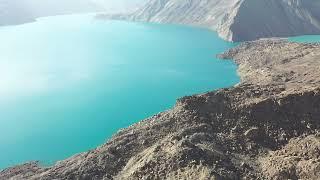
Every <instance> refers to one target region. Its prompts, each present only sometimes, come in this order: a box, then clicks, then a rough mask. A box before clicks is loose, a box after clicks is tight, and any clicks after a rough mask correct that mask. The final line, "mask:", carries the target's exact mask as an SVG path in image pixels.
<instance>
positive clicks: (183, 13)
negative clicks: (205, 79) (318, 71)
mask: <svg viewBox="0 0 320 180" xmlns="http://www.w3.org/2000/svg"><path fill="white" fill-rule="evenodd" d="M319 9H320V2H319V1H317V0H189V1H186V0H149V2H148V3H147V4H146V5H145V6H143V7H142V8H141V9H139V10H138V11H136V12H135V13H133V14H127V15H112V16H111V18H114V19H126V20H133V21H148V22H156V23H173V24H188V25H196V26H201V27H206V28H210V29H213V30H215V31H217V32H218V34H219V35H220V36H221V37H222V38H223V39H225V40H228V41H250V40H257V39H260V38H269V37H288V36H297V35H305V34H320V11H319ZM100 17H108V18H110V16H103V15H101V16H100Z"/></svg>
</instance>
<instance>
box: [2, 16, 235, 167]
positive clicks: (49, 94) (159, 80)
mask: <svg viewBox="0 0 320 180" xmlns="http://www.w3.org/2000/svg"><path fill="white" fill-rule="evenodd" d="M0 39H1V41H0V168H4V167H7V166H10V165H14V164H17V163H21V162H25V161H30V160H40V161H41V162H42V163H43V164H51V163H54V162H55V161H57V160H61V159H64V158H66V157H68V156H70V155H73V154H74V153H79V152H82V151H86V150H88V149H91V148H94V147H96V146H97V145H99V144H102V143H103V142H105V141H106V140H107V139H108V138H110V136H111V135H112V134H114V133H115V132H116V131H117V130H118V129H119V128H123V127H126V126H128V125H130V124H133V123H135V122H137V121H139V120H141V119H144V118H146V117H148V116H150V115H152V114H155V113H157V112H159V111H163V110H166V109H168V108H170V107H172V106H173V105H174V103H175V100H176V98H178V97H181V96H184V95H190V94H194V93H200V92H205V91H209V90H213V89H216V88H220V87H228V86H232V85H234V84H235V83H237V82H239V78H238V76H237V74H236V65H235V64H233V63H232V62H231V61H221V60H217V59H215V54H217V53H219V52H222V51H224V50H226V49H228V48H230V47H232V46H233V44H231V43H228V42H225V41H223V40H221V39H219V38H218V36H217V35H216V34H215V33H214V32H210V31H207V30H204V29H196V28H190V27H183V26H174V25H154V24H142V23H129V22H119V21H99V20H94V19H93V18H92V15H71V16H56V17H48V18H42V19H39V20H38V21H37V22H35V23H30V24H24V25H19V26H10V27H1V28H0Z"/></svg>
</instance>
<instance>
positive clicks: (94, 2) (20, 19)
mask: <svg viewBox="0 0 320 180" xmlns="http://www.w3.org/2000/svg"><path fill="white" fill-rule="evenodd" d="M143 1H144V0H0V25H11V24H21V23H25V22H30V21H34V20H35V18H37V17H43V16H51V15H60V14H72V13H83V12H101V11H104V12H108V13H115V12H124V11H126V12H130V11H129V9H135V7H137V6H138V4H139V3H141V2H143Z"/></svg>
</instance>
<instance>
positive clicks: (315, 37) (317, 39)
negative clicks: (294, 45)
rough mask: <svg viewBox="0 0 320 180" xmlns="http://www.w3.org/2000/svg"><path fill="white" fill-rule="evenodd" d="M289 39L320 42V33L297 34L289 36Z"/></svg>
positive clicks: (302, 41)
mask: <svg viewBox="0 0 320 180" xmlns="http://www.w3.org/2000/svg"><path fill="white" fill-rule="evenodd" d="M289 41H294V42H301V43H305V42H308V43H315V42H318V43H320V35H309V36H297V37H291V38H289Z"/></svg>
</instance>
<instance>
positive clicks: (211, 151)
mask: <svg viewBox="0 0 320 180" xmlns="http://www.w3.org/2000/svg"><path fill="white" fill-rule="evenodd" d="M219 57H221V58H223V59H233V60H234V61H235V62H236V63H237V64H239V68H238V71H239V72H240V73H239V75H240V76H241V82H240V84H238V85H235V86H234V87H231V88H224V89H219V90H217V91H213V92H208V93H204V94H198V95H192V96H187V97H183V98H180V99H178V100H177V103H176V105H175V107H174V108H172V109H170V110H168V111H166V112H162V113H159V114H157V115H155V116H153V117H150V118H147V119H145V120H142V121H140V122H138V123H136V124H134V125H132V126H130V127H128V128H125V129H122V130H120V131H119V132H118V133H116V134H115V135H113V136H112V138H110V139H109V140H108V141H107V142H106V143H105V144H103V145H101V146H99V147H98V148H96V149H93V150H91V151H88V152H85V153H80V154H77V155H75V156H73V157H70V158H69V159H66V160H63V161H60V162H58V163H57V164H56V165H54V166H51V167H47V168H43V167H39V166H38V164H37V163H31V164H25V165H22V166H15V167H13V168H7V169H5V170H4V171H1V172H0V179H1V178H28V179H39V178H42V179H52V178H58V179H68V178H71V179H72V178H83V179H85V178H90V177H96V179H103V178H104V179H113V178H114V179H121V178H124V179H137V178H179V177H199V176H200V175H203V176H204V177H208V178H209V177H216V178H237V177H241V178H267V177H269V178H270V179H272V178H279V177H282V176H284V175H283V172H286V173H287V175H288V177H291V176H293V175H294V176H297V177H300V178H314V177H312V174H316V173H317V172H313V171H312V170H314V169H312V168H310V169H299V171H297V172H291V171H289V170H288V172H287V169H286V165H287V164H286V161H285V159H283V158H282V157H278V154H279V153H283V152H285V153H289V154H287V156H289V157H291V156H292V155H291V154H290V152H292V151H295V152H297V153H296V154H298V157H299V158H300V159H291V160H290V163H292V164H294V165H295V166H294V168H297V169H298V168H300V167H298V166H297V164H298V163H308V161H304V160H303V159H304V158H309V159H310V160H316V159H317V153H316V152H314V153H313V154H312V153H311V154H307V155H304V152H305V150H308V149H310V148H311V149H312V148H315V149H316V148H317V147H320V140H319V138H318V134H317V133H318V132H319V131H320V119H319V117H320V116H319V115H320V114H319V113H320V111H319V110H320V107H319V102H320V74H319V73H320V72H318V70H317V67H319V65H320V62H319V61H316V59H317V58H319V57H320V45H319V44H301V43H294V42H287V41H282V40H280V41H273V40H258V41H254V42H245V43H242V44H240V45H239V46H237V47H235V48H232V49H230V50H229V51H227V52H225V53H223V54H221V55H220V56H219ZM270 57H272V58H270ZM306 69H307V70H308V72H307V73H306V71H305V70H306ZM291 141H297V142H299V143H296V144H299V145H304V144H305V143H309V142H312V144H311V147H310V148H308V149H305V150H304V149H299V148H298V147H295V145H296V144H291ZM266 154H269V155H266ZM315 165H317V164H315ZM310 166H313V165H312V164H311V165H310ZM298 172H301V173H300V174H299V173H298ZM199 173H201V174H199ZM292 173H296V174H292ZM285 177H287V176H285ZM267 179H268V178H267Z"/></svg>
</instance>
